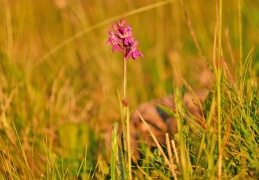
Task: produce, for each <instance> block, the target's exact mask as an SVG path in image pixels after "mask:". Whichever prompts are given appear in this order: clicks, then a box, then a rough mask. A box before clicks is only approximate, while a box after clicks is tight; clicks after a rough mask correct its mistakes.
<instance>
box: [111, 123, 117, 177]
mask: <svg viewBox="0 0 259 180" xmlns="http://www.w3.org/2000/svg"><path fill="white" fill-rule="evenodd" d="M117 133H118V123H114V125H113V130H112V141H111V147H112V151H111V179H112V180H115V179H116V174H115V172H116V157H117V154H118V135H117Z"/></svg>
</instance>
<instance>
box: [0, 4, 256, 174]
mask: <svg viewBox="0 0 259 180" xmlns="http://www.w3.org/2000/svg"><path fill="white" fill-rule="evenodd" d="M123 18H125V19H127V23H130V24H131V26H132V27H133V34H134V37H137V39H138V41H139V44H138V49H139V50H140V51H141V53H143V55H144V57H143V58H140V59H138V60H128V61H127V69H128V70H127V97H128V100H129V108H130V110H132V109H134V108H135V107H136V106H137V105H138V104H139V103H141V102H144V101H147V100H150V99H154V98H160V97H163V96H165V95H167V94H169V93H171V94H174V95H175V97H176V98H175V104H176V111H171V110H170V109H167V108H166V107H163V109H164V110H165V111H167V112H168V113H169V114H170V115H171V116H173V117H175V118H176V119H177V122H178V124H179V126H178V130H181V131H179V133H178V134H176V135H174V136H170V137H168V140H169V138H170V139H171V140H173V141H172V142H174V143H175V144H176V148H173V147H171V142H169V143H167V145H164V146H162V147H159V148H158V147H157V148H155V149H154V150H151V149H150V148H148V147H147V145H146V144H145V143H144V142H143V143H142V144H141V145H140V149H141V152H142V156H141V161H136V158H135V157H134V155H132V159H133V162H132V176H133V179H156V178H157V179H172V178H174V179H176V178H178V179H215V178H218V179H231V178H232V179H244V178H247V179H256V178H257V177H259V168H258V167H259V152H258V151H259V124H258V122H259V111H258V109H259V97H258V86H257V84H258V75H259V74H258V72H259V61H258V59H259V51H258V50H257V48H258V47H259V31H258V29H259V3H258V2H257V1H249V2H248V1H242V0H239V1H236V0H229V1H222V0H216V1H215V2H214V1H198V0H196V1H190V2H187V1H186V2H182V0H179V1H177V0H165V1H155V0H151V1H150V0H141V1H138V0H136V1H114V0H112V1H110V0H109V1H108V0H103V1H98V0H96V1H79V0H75V1H68V0H54V1H50V0H44V1H43V0H42V1H32V0H23V1H13V0H10V1H8V0H2V1H1V2H0V21H1V31H0V32H1V33H0V77H1V78H0V105H1V107H0V108H1V109H0V136H1V138H0V179H109V178H115V179H118V177H126V178H127V177H130V176H129V174H128V172H129V171H128V170H127V169H130V168H129V167H128V163H126V161H127V158H125V157H126V156H127V153H125V152H124V151H123V150H122V146H121V145H120V137H118V133H117V131H118V132H119V130H118V129H119V128H118V127H117V124H114V123H115V122H118V123H119V124H120V122H121V121H120V117H121V115H120V106H121V102H120V101H119V98H118V95H117V94H118V93H119V94H123V93H122V91H123V88H122V87H123V56H122V54H120V53H113V54H112V53H110V47H108V46H107V45H106V44H105V43H106V41H107V39H108V36H109V35H108V33H107V31H108V30H110V29H111V28H112V23H115V21H116V20H119V19H123ZM204 68H208V69H210V70H211V71H213V74H214V79H212V80H211V83H212V84H213V86H212V87H211V90H210V94H209V96H208V98H207V99H206V100H205V103H204V104H203V105H202V108H203V111H204V119H203V121H204V124H205V126H204V127H203V126H202V125H201V124H199V123H195V122H196V119H195V117H193V116H191V115H190V113H189V112H188V111H187V110H186V108H185V107H184V104H183V101H182V100H181V97H182V94H183V93H184V91H185V89H186V88H187V89H189V90H190V89H194V90H195V89H198V88H200V87H201V86H202V85H201V83H200V78H201V77H200V76H201V70H202V69H204ZM117 92H118V93H117ZM140 116H141V115H140ZM143 121H144V119H143ZM113 124H114V125H113ZM113 127H114V128H113ZM117 128H118V129H117ZM119 136H121V135H119ZM110 139H111V140H110ZM111 152H113V154H112V155H111ZM114 152H116V153H114ZM117 152H119V153H117ZM176 152H177V153H176ZM123 158H124V159H123ZM178 159H179V161H178ZM123 161H125V162H123ZM120 162H123V164H122V165H121V164H118V163H120ZM123 173H124V174H123ZM114 176H115V177H114Z"/></svg>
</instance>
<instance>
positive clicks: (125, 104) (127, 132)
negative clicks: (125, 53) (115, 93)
mask: <svg viewBox="0 0 259 180" xmlns="http://www.w3.org/2000/svg"><path fill="white" fill-rule="evenodd" d="M123 70H124V72H123V100H122V101H123V102H122V103H123V104H122V106H123V122H122V123H123V126H124V127H123V147H124V149H125V151H126V152H127V153H128V170H129V171H128V172H129V174H128V179H132V173H131V171H132V170H131V151H130V127H129V124H130V117H129V106H128V98H127V60H126V59H125V58H124V60H123ZM125 124H126V127H125ZM126 142H127V143H126Z"/></svg>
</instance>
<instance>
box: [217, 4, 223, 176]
mask: <svg viewBox="0 0 259 180" xmlns="http://www.w3.org/2000/svg"><path fill="white" fill-rule="evenodd" d="M218 16H219V17H218V19H219V27H218V28H219V30H218V63H217V67H216V68H217V70H216V71H217V73H216V88H217V119H218V152H219V155H218V156H219V157H218V158H219V159H218V179H221V174H222V155H221V154H220V153H223V152H221V124H222V122H221V121H222V120H221V74H222V67H221V54H222V49H221V48H222V44H221V43H222V42H221V39H222V0H219V13H218Z"/></svg>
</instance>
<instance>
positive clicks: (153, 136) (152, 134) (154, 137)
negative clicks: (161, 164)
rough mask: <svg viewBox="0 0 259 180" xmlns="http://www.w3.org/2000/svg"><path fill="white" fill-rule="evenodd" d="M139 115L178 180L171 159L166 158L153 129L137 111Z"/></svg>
mask: <svg viewBox="0 0 259 180" xmlns="http://www.w3.org/2000/svg"><path fill="white" fill-rule="evenodd" d="M137 113H138V116H139V118H140V119H141V121H142V122H143V123H144V125H145V126H146V128H147V129H148V132H149V133H150V135H151V137H152V139H153V140H154V142H155V144H156V146H157V148H158V149H159V151H160V153H161V154H162V156H163V158H164V160H165V162H166V164H167V165H168V166H169V169H170V171H171V173H172V175H173V177H174V179H175V180H177V175H176V171H175V169H174V167H173V165H172V164H171V163H170V161H169V159H168V158H167V157H166V155H165V153H164V151H163V149H162V147H161V145H160V144H159V142H158V140H157V138H156V136H155V135H154V133H153V132H152V131H151V129H150V128H149V126H148V124H147V123H146V121H145V119H144V118H143V117H142V116H141V114H140V112H139V111H137Z"/></svg>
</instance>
